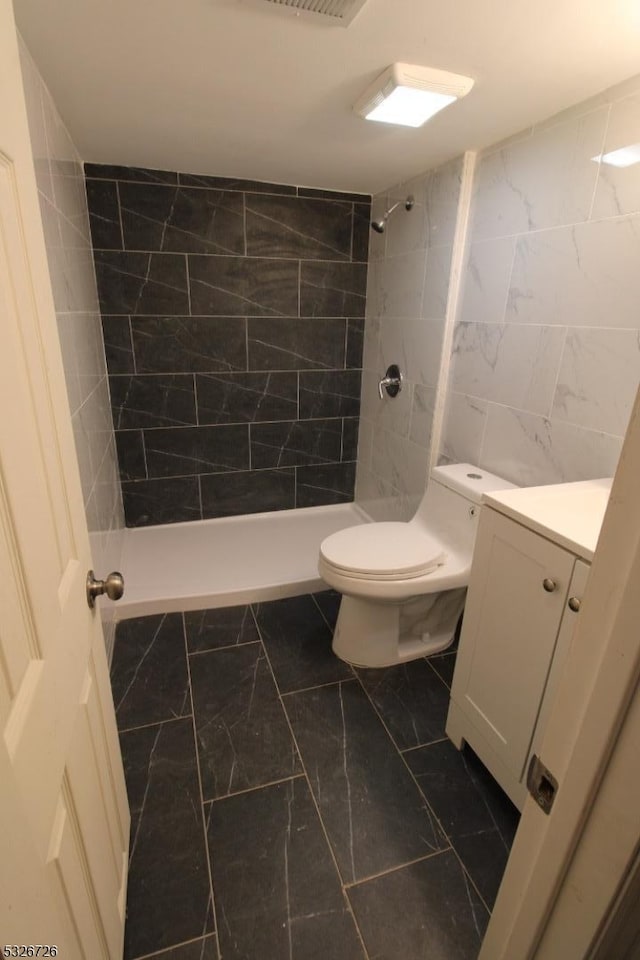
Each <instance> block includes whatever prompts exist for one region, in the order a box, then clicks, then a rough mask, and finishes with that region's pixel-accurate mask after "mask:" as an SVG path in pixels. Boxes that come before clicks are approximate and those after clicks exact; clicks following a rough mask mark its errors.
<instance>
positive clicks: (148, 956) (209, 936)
mask: <svg viewBox="0 0 640 960" xmlns="http://www.w3.org/2000/svg"><path fill="white" fill-rule="evenodd" d="M214 938H215V940H216V945H217V941H218V934H217V933H206V934H205V935H204V937H195V938H194V939H193V940H183V941H182V943H174V944H173V946H171V947H164V948H163V949H162V950H160V951H156V953H143V954H140V956H137V957H133V958H132V960H156V958H157V960H162V958H163V957H168V956H169V953H172V952H173V951H174V950H179V949H181V948H182V947H189V946H191V945H192V944H194V943H203V944H204V943H205V941H206V940H213V939H214Z"/></svg>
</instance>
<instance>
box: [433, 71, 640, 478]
mask: <svg viewBox="0 0 640 960" xmlns="http://www.w3.org/2000/svg"><path fill="white" fill-rule="evenodd" d="M638 143H640V77H638V78H636V79H635V80H631V81H626V82H625V84H624V85H621V86H620V87H618V88H615V89H613V90H610V91H605V92H604V93H603V94H601V95H599V96H598V97H595V98H593V99H592V100H590V101H589V102H588V103H585V104H579V105H577V106H576V107H573V108H571V109H570V110H568V111H565V112H564V113H563V114H561V115H559V116H558V117H555V118H550V119H549V120H547V121H545V122H544V123H542V124H540V125H538V126H537V127H535V128H533V129H531V130H528V131H524V132H523V133H522V134H520V135H518V136H516V137H513V138H511V139H510V140H509V141H506V142H505V143H503V144H500V145H498V146H496V147H493V148H490V149H489V150H486V151H484V153H483V154H482V155H481V156H480V157H479V159H478V165H477V169H476V178H475V182H474V194H473V202H472V212H471V221H470V229H469V236H468V255H467V261H466V267H465V272H464V278H463V291H462V303H461V309H460V316H459V322H458V324H457V326H456V329H455V334H454V345H453V353H452V358H451V363H452V369H451V377H450V383H449V387H450V393H449V396H448V398H447V415H446V419H445V428H444V434H443V440H442V445H441V451H440V453H441V456H442V457H443V458H445V459H447V460H469V461H471V462H473V463H478V464H479V465H480V466H482V467H484V468H485V469H487V470H492V471H494V472H495V473H498V474H501V475H502V476H504V477H505V478H506V479H508V480H511V481H513V482H515V483H523V484H525V483H526V484H542V483H553V482H560V481H569V480H581V479H588V478H591V477H598V476H607V475H611V474H612V473H613V471H614V470H615V467H616V464H617V460H618V456H619V452H620V447H621V443H622V437H623V435H624V432H625V429H626V425H627V421H628V418H629V414H630V411H631V405H632V402H633V399H634V397H635V393H636V390H637V387H638V382H639V381H640V306H639V304H640V268H639V265H640V164H639V165H636V166H631V167H627V168H624V169H620V168H616V167H611V166H607V165H606V164H603V163H600V162H599V161H598V159H597V158H598V157H599V156H600V155H601V154H602V153H604V152H609V151H611V150H615V149H618V148H620V147H622V146H628V145H630V144H638ZM594 158H595V159H594Z"/></svg>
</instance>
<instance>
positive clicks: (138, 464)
mask: <svg viewBox="0 0 640 960" xmlns="http://www.w3.org/2000/svg"><path fill="white" fill-rule="evenodd" d="M116 448H117V450H118V466H119V468H120V479H121V480H146V479H147V464H146V461H145V458H144V441H143V439H142V430H117V431H116Z"/></svg>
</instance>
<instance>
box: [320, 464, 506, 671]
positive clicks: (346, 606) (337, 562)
mask: <svg viewBox="0 0 640 960" xmlns="http://www.w3.org/2000/svg"><path fill="white" fill-rule="evenodd" d="M513 486H514V484H512V483H507V481H506V480H502V479H501V478H500V477H496V476H495V475H494V474H492V473H487V471H486V470H481V469H479V468H478V467H474V466H472V465H471V464H469V463H456V464H452V465H451V466H447V467H436V468H435V469H434V470H433V471H432V473H431V478H430V482H429V486H428V488H427V492H426V493H425V495H424V497H423V498H422V501H421V503H420V506H419V507H418V509H417V511H416V514H415V516H414V517H413V519H412V520H410V521H409V522H408V523H377V522H376V523H366V524H363V525H361V526H357V527H348V528H347V529H346V530H340V531H339V532H338V533H334V534H332V535H331V536H330V537H327V539H326V540H324V541H323V542H322V544H321V545H320V559H319V562H318V570H319V573H320V576H321V577H322V579H323V580H324V581H325V582H326V583H327V584H329V586H330V587H333V588H334V589H335V590H338V591H339V592H340V593H341V594H343V597H342V602H341V604H340V613H339V615H338V622H337V624H336V629H335V633H334V637H333V651H334V653H335V654H336V655H337V656H338V657H340V658H341V659H342V660H346V661H347V663H352V664H354V665H355V666H360V667H388V666H391V665H393V664H397V663H404V662H405V661H407V660H415V659H416V658H418V657H424V656H428V655H429V654H432V653H437V652H438V651H439V650H444V649H445V647H448V646H449V644H450V643H451V642H452V640H453V636H454V633H455V629H456V625H457V622H458V619H459V617H460V614H461V613H462V608H463V606H464V598H465V593H466V588H467V584H468V583H469V574H470V571H471V558H472V554H473V547H474V543H475V537H476V529H477V526H478V513H479V510H480V508H479V504H480V500H481V497H482V494H483V493H490V492H493V491H495V490H506V489H508V488H509V487H513Z"/></svg>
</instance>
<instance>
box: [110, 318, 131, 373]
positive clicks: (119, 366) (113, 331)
mask: <svg viewBox="0 0 640 960" xmlns="http://www.w3.org/2000/svg"><path fill="white" fill-rule="evenodd" d="M102 335H103V337H104V352H105V357H106V360H107V370H108V371H109V373H110V374H113V373H135V365H134V359H133V343H132V341H131V329H130V326H129V317H103V318H102Z"/></svg>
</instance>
